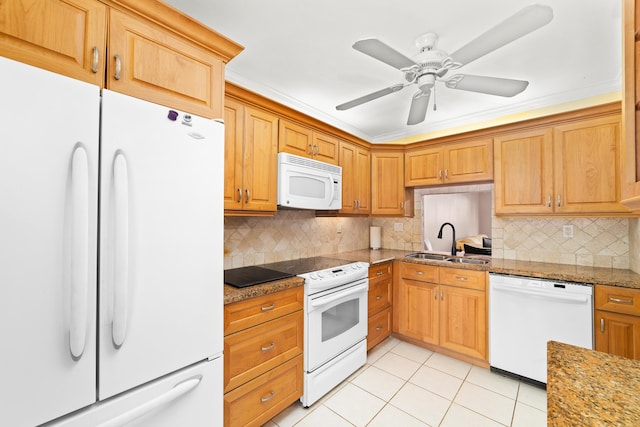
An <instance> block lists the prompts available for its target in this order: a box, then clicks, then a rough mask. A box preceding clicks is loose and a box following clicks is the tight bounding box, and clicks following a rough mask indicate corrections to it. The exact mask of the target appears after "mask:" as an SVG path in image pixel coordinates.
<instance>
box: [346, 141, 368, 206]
mask: <svg viewBox="0 0 640 427" xmlns="http://www.w3.org/2000/svg"><path fill="white" fill-rule="evenodd" d="M370 161H371V160H370V155H369V150H366V149H364V148H361V147H358V146H356V145H355V144H350V143H348V142H345V141H340V166H341V167H342V209H341V210H340V212H341V213H349V214H366V213H368V212H369V192H370V188H371V187H370V182H371V167H370Z"/></svg>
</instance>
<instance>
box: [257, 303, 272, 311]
mask: <svg viewBox="0 0 640 427" xmlns="http://www.w3.org/2000/svg"><path fill="white" fill-rule="evenodd" d="M274 308H276V305H275V304H271V305H267V306H266V307H262V308H260V310H261V311H269V310H273V309H274Z"/></svg>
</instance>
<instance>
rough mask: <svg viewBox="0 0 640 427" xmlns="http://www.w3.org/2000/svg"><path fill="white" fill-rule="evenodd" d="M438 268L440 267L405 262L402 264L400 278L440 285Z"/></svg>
mask: <svg viewBox="0 0 640 427" xmlns="http://www.w3.org/2000/svg"><path fill="white" fill-rule="evenodd" d="M438 268H439V267H438V266H435V265H423V264H412V263H408V262H403V263H400V277H403V278H405V279H413V280H419V281H421V282H432V283H438V278H439V275H438Z"/></svg>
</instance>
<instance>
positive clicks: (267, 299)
mask: <svg viewBox="0 0 640 427" xmlns="http://www.w3.org/2000/svg"><path fill="white" fill-rule="evenodd" d="M303 291H304V288H303V287H302V286H300V287H297V288H293V289H287V290H285V291H281V292H276V293H274V294H270V295H264V296H261V297H257V298H251V299H248V300H245V301H240V302H235V303H233V304H227V305H225V306H224V334H225V335H228V334H232V333H234V332H238V331H241V330H243V329H247V328H250V327H252V326H255V325H258V324H260V323H263V322H267V321H269V320H272V319H275V318H277V317H280V316H284V315H285V314H289V313H293V312H294V311H298V310H302V309H303V308H304V299H303V298H304V295H303Z"/></svg>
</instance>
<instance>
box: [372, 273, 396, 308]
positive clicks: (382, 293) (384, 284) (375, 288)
mask: <svg viewBox="0 0 640 427" xmlns="http://www.w3.org/2000/svg"><path fill="white" fill-rule="evenodd" d="M391 282H392V278H391V275H389V276H387V277H380V278H378V279H371V280H369V294H368V295H369V299H368V303H369V306H368V310H369V316H371V315H372V314H375V313H377V312H379V311H381V310H382V309H385V308H387V307H390V306H391V300H392V296H391V293H392V291H393V287H392V285H391Z"/></svg>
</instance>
